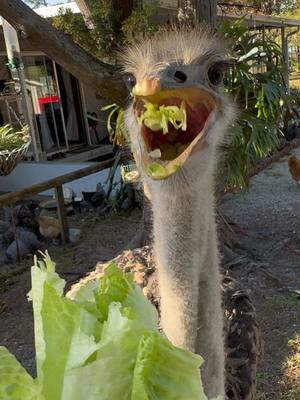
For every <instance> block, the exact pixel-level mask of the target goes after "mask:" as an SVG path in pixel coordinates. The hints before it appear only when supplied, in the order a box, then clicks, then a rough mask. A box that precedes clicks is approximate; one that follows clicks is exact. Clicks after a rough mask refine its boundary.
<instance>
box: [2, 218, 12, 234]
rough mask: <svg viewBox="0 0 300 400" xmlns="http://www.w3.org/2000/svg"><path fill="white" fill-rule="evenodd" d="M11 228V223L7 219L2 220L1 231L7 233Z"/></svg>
mask: <svg viewBox="0 0 300 400" xmlns="http://www.w3.org/2000/svg"><path fill="white" fill-rule="evenodd" d="M9 228H10V223H9V222H7V221H0V233H5V232H6V231H7V230H8V229H9Z"/></svg>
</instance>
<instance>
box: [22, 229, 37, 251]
mask: <svg viewBox="0 0 300 400" xmlns="http://www.w3.org/2000/svg"><path fill="white" fill-rule="evenodd" d="M17 235H18V239H19V240H21V241H22V242H23V243H24V244H26V246H27V247H28V248H29V249H30V250H31V251H34V250H37V249H40V248H41V243H40V241H39V240H38V238H37V236H36V234H35V233H33V232H30V231H27V230H25V229H23V228H18V230H17Z"/></svg>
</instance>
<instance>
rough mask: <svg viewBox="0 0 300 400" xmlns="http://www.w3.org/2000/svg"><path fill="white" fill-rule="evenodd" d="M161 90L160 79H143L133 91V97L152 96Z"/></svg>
mask: <svg viewBox="0 0 300 400" xmlns="http://www.w3.org/2000/svg"><path fill="white" fill-rule="evenodd" d="M160 90H161V83H160V80H159V79H146V78H144V79H142V80H141V81H138V82H137V83H136V85H135V86H134V88H133V89H132V94H133V96H143V97H144V96H151V95H153V94H156V93H158V92H159V91H160Z"/></svg>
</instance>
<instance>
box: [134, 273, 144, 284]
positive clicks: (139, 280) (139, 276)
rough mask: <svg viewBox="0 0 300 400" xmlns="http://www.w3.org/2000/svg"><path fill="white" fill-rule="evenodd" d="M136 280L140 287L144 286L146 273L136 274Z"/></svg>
mask: <svg viewBox="0 0 300 400" xmlns="http://www.w3.org/2000/svg"><path fill="white" fill-rule="evenodd" d="M134 280H135V282H136V283H137V284H138V285H140V286H144V280H145V273H144V272H135V273H134Z"/></svg>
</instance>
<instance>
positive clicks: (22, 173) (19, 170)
mask: <svg viewBox="0 0 300 400" xmlns="http://www.w3.org/2000/svg"><path fill="white" fill-rule="evenodd" d="M93 164H95V163H93V162H84V163H66V162H64V163H58V162H55V163H54V162H53V161H52V162H41V163H36V162H23V163H22V162H21V163H19V164H18V165H17V167H16V168H15V169H14V171H13V172H12V173H11V174H10V175H8V176H0V192H12V191H15V190H20V189H24V188H26V187H28V186H31V185H34V184H36V183H40V182H43V181H46V180H48V179H51V178H55V177H57V176H60V175H64V174H67V173H69V172H73V171H76V170H78V169H82V168H86V167H88V166H90V165H93ZM108 172H109V169H105V170H103V171H99V172H96V173H95V174H92V175H89V176H86V177H84V178H80V179H77V180H75V181H73V182H68V183H66V184H65V186H67V187H69V188H71V189H72V190H73V191H74V192H75V195H80V194H81V192H82V191H85V192H93V191H95V190H96V185H97V183H99V182H101V183H104V182H105V180H106V179H107V176H108ZM120 179H121V178H120V171H119V170H117V171H116V174H115V181H116V182H119V181H120ZM53 193H54V190H47V191H46V192H43V193H40V194H44V195H50V196H52V195H53Z"/></svg>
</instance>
